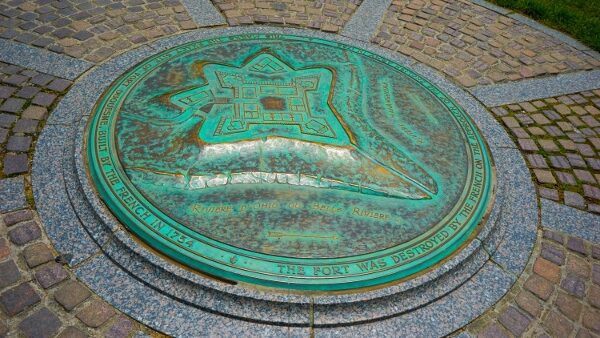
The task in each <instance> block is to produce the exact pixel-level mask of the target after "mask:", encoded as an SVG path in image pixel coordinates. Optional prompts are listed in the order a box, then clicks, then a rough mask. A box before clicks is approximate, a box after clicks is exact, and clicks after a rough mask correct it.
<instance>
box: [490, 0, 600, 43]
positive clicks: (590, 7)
mask: <svg viewBox="0 0 600 338" xmlns="http://www.w3.org/2000/svg"><path fill="white" fill-rule="evenodd" d="M490 1H491V2H493V3H495V4H496V5H498V6H502V7H505V8H508V9H511V10H514V11H517V12H521V13H523V14H525V15H527V16H529V17H531V18H533V19H535V20H536V21H539V22H541V23H543V24H545V25H546V26H549V27H552V28H554V29H557V30H559V31H562V32H564V33H567V34H569V35H571V36H572V37H574V38H575V39H577V40H579V41H581V42H582V43H584V44H585V45H587V46H589V47H590V48H592V49H594V50H596V51H600V0H490Z"/></svg>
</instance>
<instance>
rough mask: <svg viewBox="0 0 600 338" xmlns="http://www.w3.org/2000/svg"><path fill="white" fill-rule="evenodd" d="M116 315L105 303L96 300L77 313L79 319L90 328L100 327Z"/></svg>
mask: <svg viewBox="0 0 600 338" xmlns="http://www.w3.org/2000/svg"><path fill="white" fill-rule="evenodd" d="M114 314H115V310H114V309H113V308H112V307H111V306H110V305H108V304H106V303H105V302H102V301H99V300H94V301H93V302H92V303H90V304H88V306H86V307H85V308H84V309H83V310H81V311H79V313H77V318H79V320H81V321H82V322H83V323H84V324H85V325H87V326H89V327H93V328H96V327H99V326H100V325H102V324H104V323H105V322H106V321H107V320H109V319H110V318H111V317H112V316H113V315H114Z"/></svg>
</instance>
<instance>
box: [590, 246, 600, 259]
mask: <svg viewBox="0 0 600 338" xmlns="http://www.w3.org/2000/svg"><path fill="white" fill-rule="evenodd" d="M592 258H594V259H600V246H597V245H594V246H593V247H592Z"/></svg>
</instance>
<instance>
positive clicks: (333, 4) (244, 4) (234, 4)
mask: <svg viewBox="0 0 600 338" xmlns="http://www.w3.org/2000/svg"><path fill="white" fill-rule="evenodd" d="M213 2H214V3H215V5H216V6H217V7H218V8H219V9H220V10H221V11H222V12H223V15H225V17H226V18H227V22H228V23H229V25H231V26H238V25H251V24H254V23H257V24H261V23H268V24H280V25H290V26H302V27H309V28H314V29H320V30H322V31H325V32H338V31H339V30H341V29H342V28H343V27H344V24H345V23H346V22H347V21H348V20H349V19H350V17H351V16H352V14H353V13H354V11H355V10H356V8H357V7H358V5H360V3H361V0H318V1H309V0H301V1H290V0H283V1H282V0H280V1H273V0H256V1H253V0H213Z"/></svg>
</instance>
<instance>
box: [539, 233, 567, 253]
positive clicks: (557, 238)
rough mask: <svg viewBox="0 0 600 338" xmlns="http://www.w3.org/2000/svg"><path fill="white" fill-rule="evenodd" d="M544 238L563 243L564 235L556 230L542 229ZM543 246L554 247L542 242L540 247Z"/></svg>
mask: <svg viewBox="0 0 600 338" xmlns="http://www.w3.org/2000/svg"><path fill="white" fill-rule="evenodd" d="M544 238H548V239H550V240H553V241H555V242H557V243H560V244H564V243H565V238H564V236H563V235H561V234H560V233H558V232H556V231H552V230H544ZM544 247H551V248H554V247H553V246H551V245H548V244H547V243H544V244H542V248H544ZM563 258H564V257H563Z"/></svg>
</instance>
